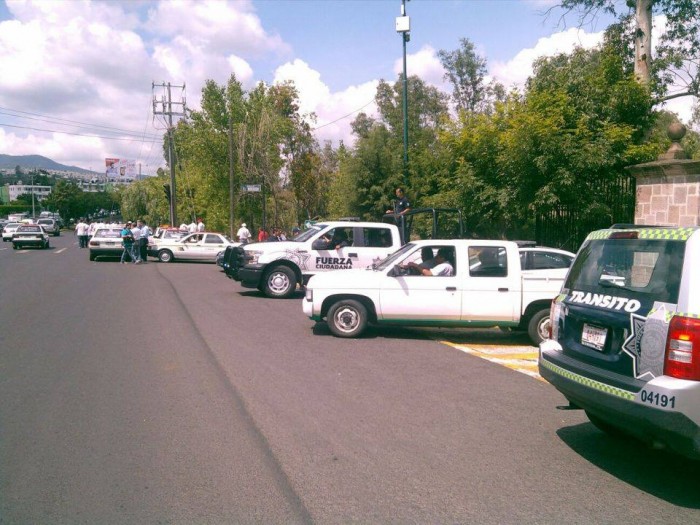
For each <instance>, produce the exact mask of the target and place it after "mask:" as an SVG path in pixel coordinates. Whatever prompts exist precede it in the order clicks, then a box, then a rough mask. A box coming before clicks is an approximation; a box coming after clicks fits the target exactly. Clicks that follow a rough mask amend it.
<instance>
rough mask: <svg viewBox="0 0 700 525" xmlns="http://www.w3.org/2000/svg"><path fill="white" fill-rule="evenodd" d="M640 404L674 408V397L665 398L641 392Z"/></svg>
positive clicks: (664, 395)
mask: <svg viewBox="0 0 700 525" xmlns="http://www.w3.org/2000/svg"><path fill="white" fill-rule="evenodd" d="M641 397H642V403H649V404H650V405H654V406H657V407H661V408H676V396H671V397H669V396H667V395H666V394H659V393H658V392H647V391H646V390H642V393H641Z"/></svg>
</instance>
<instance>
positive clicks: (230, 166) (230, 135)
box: [228, 112, 236, 240]
mask: <svg viewBox="0 0 700 525" xmlns="http://www.w3.org/2000/svg"><path fill="white" fill-rule="evenodd" d="M233 163H234V158H233V118H232V115H231V113H230V112H229V116H228V200H229V206H228V223H229V227H230V229H231V230H230V235H229V237H230V238H231V239H233V240H236V238H235V237H234V227H235V226H234V223H233V221H234V215H233V205H234V191H235V185H234V172H233Z"/></svg>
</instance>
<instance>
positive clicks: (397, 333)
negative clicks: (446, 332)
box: [312, 321, 431, 340]
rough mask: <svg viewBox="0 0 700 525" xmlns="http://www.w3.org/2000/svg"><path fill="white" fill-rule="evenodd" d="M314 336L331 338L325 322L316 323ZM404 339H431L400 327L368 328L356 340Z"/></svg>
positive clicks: (417, 331)
mask: <svg viewBox="0 0 700 525" xmlns="http://www.w3.org/2000/svg"><path fill="white" fill-rule="evenodd" d="M312 331H313V334H314V335H320V336H329V337H333V334H332V333H331V331H330V328H328V324H327V323H326V322H325V321H322V322H317V323H316V324H314V326H313V328H312ZM379 338H382V339H404V340H426V339H431V337H430V336H429V335H427V334H426V333H425V332H424V331H423V330H416V329H414V328H406V327H402V326H368V327H367V330H366V331H365V333H364V334H362V336H361V337H358V338H357V339H379Z"/></svg>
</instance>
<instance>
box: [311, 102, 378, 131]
mask: <svg viewBox="0 0 700 525" xmlns="http://www.w3.org/2000/svg"><path fill="white" fill-rule="evenodd" d="M372 102H374V99H372V100H370V101H369V102H367V104H365V105H364V106H362V107H361V108H357V109H356V110H354V111H351V112H350V113H348V114H347V115H343V116H342V117H340V118H337V119H335V120H333V121H332V122H327V123H326V124H323V125H322V126H318V127H317V128H311V131H316V130H319V129H321V128H325V127H326V126H330V125H331V124H335V123H336V122H339V121H341V120H343V119H346V118H348V117H350V116H352V115H354V114H355V113H357V112H358V111H361V110H363V109H365V108H366V107H367V106H369V105H370V104H371V103H372Z"/></svg>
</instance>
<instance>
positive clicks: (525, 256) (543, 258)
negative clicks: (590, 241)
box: [519, 246, 576, 270]
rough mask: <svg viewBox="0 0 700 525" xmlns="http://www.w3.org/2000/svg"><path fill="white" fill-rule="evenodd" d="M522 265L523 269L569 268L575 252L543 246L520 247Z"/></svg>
mask: <svg viewBox="0 0 700 525" xmlns="http://www.w3.org/2000/svg"><path fill="white" fill-rule="evenodd" d="M519 251H520V266H521V268H522V269H523V270H553V269H556V268H569V267H570V266H571V263H572V262H573V260H574V257H576V254H575V253H571V252H567V251H566V250H559V249H557V248H546V247H543V246H535V247H525V248H519Z"/></svg>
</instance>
